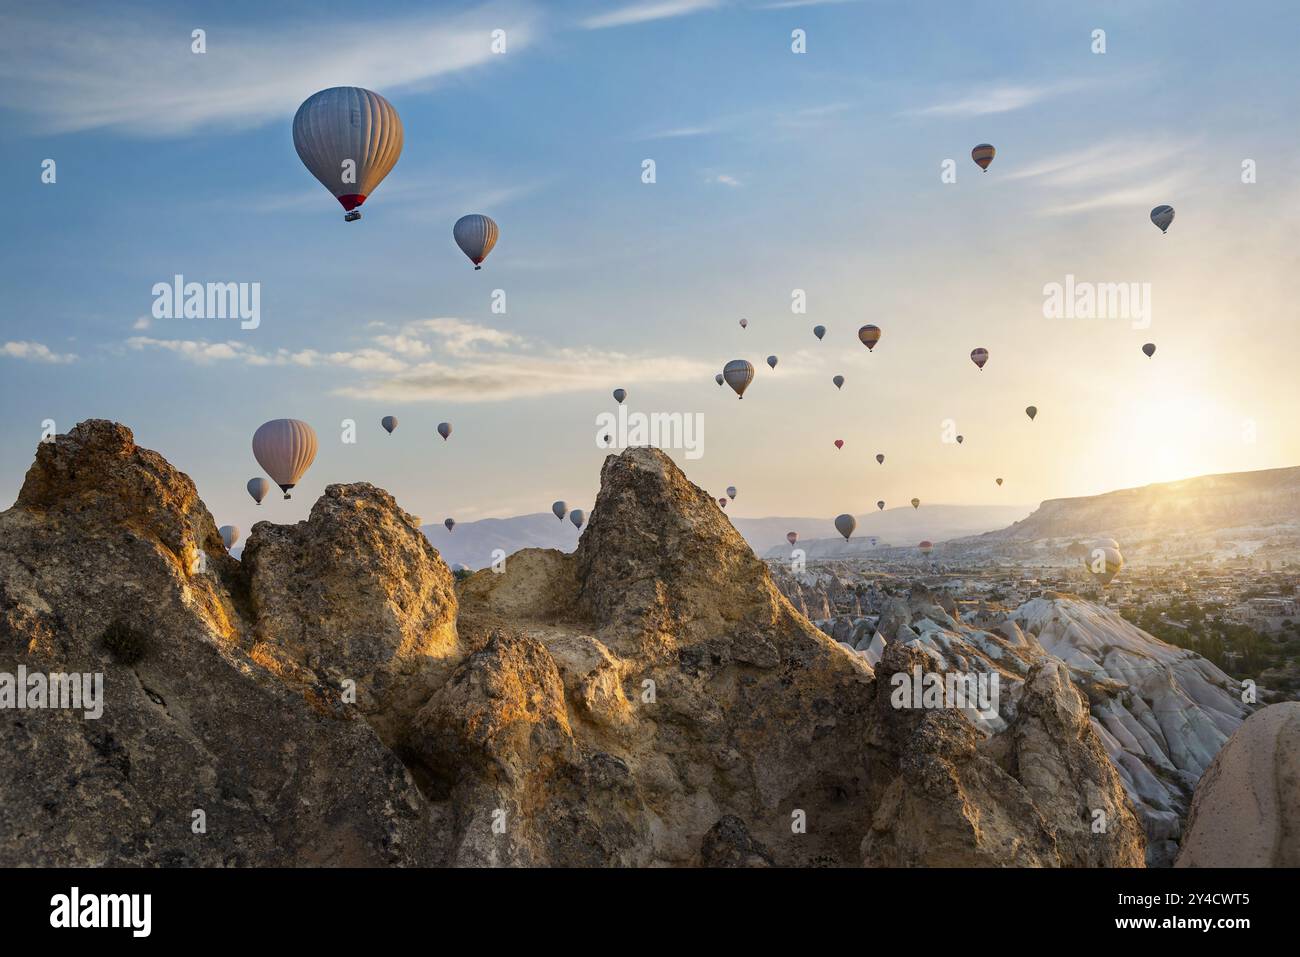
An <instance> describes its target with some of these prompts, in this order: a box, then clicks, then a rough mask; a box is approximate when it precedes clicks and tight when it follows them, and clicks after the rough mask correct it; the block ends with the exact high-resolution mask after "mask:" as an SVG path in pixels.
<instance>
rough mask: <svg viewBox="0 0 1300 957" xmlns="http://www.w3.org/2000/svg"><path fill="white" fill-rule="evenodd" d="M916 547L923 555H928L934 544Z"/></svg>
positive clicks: (923, 544)
mask: <svg viewBox="0 0 1300 957" xmlns="http://www.w3.org/2000/svg"><path fill="white" fill-rule="evenodd" d="M917 547H919V548H920V549H921V551H922V552H923V553H924V554H926V555H928V554H930V549H932V548H934V542H922V543H921V544H920V545H919V546H917Z"/></svg>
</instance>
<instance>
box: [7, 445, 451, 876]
mask: <svg viewBox="0 0 1300 957" xmlns="http://www.w3.org/2000/svg"><path fill="white" fill-rule="evenodd" d="M237 586H238V583H237V569H236V563H235V562H234V561H233V560H232V559H230V558H229V557H228V556H226V554H225V550H224V549H223V548H222V546H221V539H220V537H219V536H218V534H217V530H216V527H215V525H214V524H213V521H212V516H211V515H209V513H208V511H207V509H206V508H204V506H203V503H202V502H201V501H199V498H198V494H197V492H196V491H195V488H194V484H193V483H192V482H191V481H190V480H189V478H188V477H186V476H185V475H183V474H181V473H180V472H178V471H176V470H175V469H173V468H172V467H171V466H170V465H168V464H167V462H166V461H164V460H163V459H162V457H161V456H159V455H157V454H156V453H154V452H150V451H147V450H145V449H140V448H138V447H137V446H136V445H135V442H134V439H133V437H132V435H131V432H130V431H129V430H128V429H125V428H123V427H122V426H120V425H115V424H112V423H109V422H103V421H90V422H84V423H82V424H81V425H79V426H77V427H76V428H75V429H73V430H72V432H70V433H69V434H67V435H61V436H59V437H58V438H57V440H55V441H53V442H50V443H47V444H43V445H41V447H40V449H39V450H38V452H37V456H36V462H35V464H34V465H33V466H32V468H31V470H30V471H29V472H28V475H27V480H26V482H25V483H24V485H23V489H22V492H21V493H20V494H19V497H18V501H17V503H16V504H15V506H14V507H13V508H12V509H10V510H9V511H6V512H4V513H0V672H3V673H5V674H8V675H14V676H17V675H18V673H19V669H20V668H23V669H26V672H27V673H28V674H29V675H30V674H31V673H38V674H41V675H54V674H78V675H79V674H80V673H87V674H90V675H94V674H96V673H98V674H100V675H101V676H102V689H103V697H102V715H101V716H100V717H98V718H93V717H87V716H86V710H85V708H84V707H83V708H82V709H77V710H72V709H55V708H48V707H47V708H41V709H27V710H17V709H16V708H14V707H13V705H12V704H10V705H9V706H8V707H6V708H5V709H4V710H0V729H3V745H4V746H3V747H0V865H4V866H15V865H23V864H42V865H70V866H101V865H131V866H136V865H157V864H164V865H203V866H226V865H254V864H257V865H285V866H290V865H309V864H351V865H357V866H374V865H391V864H414V863H419V862H421V861H423V860H425V859H426V858H427V856H428V853H429V840H428V836H427V834H428V823H427V818H428V814H427V809H426V807H425V804H424V801H423V799H422V798H421V797H420V794H419V792H418V791H417V790H416V788H415V786H414V784H413V782H412V780H411V778H410V775H409V774H408V772H407V771H406V769H405V768H404V767H403V766H402V764H401V762H400V761H398V760H397V758H396V757H395V756H394V755H393V753H392V752H391V751H390V750H388V749H387V748H385V747H384V746H383V745H382V744H381V743H380V741H379V740H378V739H377V738H376V737H375V735H374V734H373V733H372V732H371V730H370V729H369V728H368V727H367V726H366V725H365V724H364V723H363V722H361V721H357V720H352V719H351V715H350V714H349V712H348V710H347V709H346V708H342V707H339V706H338V705H337V704H336V703H335V702H334V701H331V700H326V699H322V698H318V699H310V698H307V697H304V696H303V695H302V694H301V693H299V692H298V691H296V690H293V689H290V688H288V687H286V685H285V684H284V683H283V682H281V681H280V680H279V679H278V678H277V676H276V675H275V674H273V673H272V672H270V671H268V670H267V669H266V668H264V667H262V666H261V665H260V664H259V663H258V662H257V661H256V660H255V658H254V657H253V656H252V655H251V654H250V648H251V643H252V638H251V634H250V629H249V627H248V624H247V622H246V621H245V620H244V617H243V614H242V612H241V611H240V609H239V605H240V604H241V601H240V598H239V588H238V587H237ZM92 688H93V679H92ZM82 703H83V705H84V704H85V702H84V701H83V702H82Z"/></svg>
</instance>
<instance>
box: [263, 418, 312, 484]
mask: <svg viewBox="0 0 1300 957" xmlns="http://www.w3.org/2000/svg"><path fill="white" fill-rule="evenodd" d="M316 448H317V445H316V433H315V432H314V431H312V427H311V426H310V425H308V424H307V423H306V422H301V421H299V420H298V419H272V420H271V421H270V422H264V423H262V424H261V425H259V426H258V427H257V431H256V432H254V433H253V457H254V458H255V459H257V464H258V465H260V466H262V468H263V469H264V470H265V471H266V474H267V475H269V476H271V480H272V481H274V482H275V484H276V485H278V486H280V490H281V491H282V492H284V497H285V498H288V497H289V489H291V488H293V487H294V486H295V485H297V484H298V479H300V478H302V474H303V473H304V472H306V471H307V469H308V468H309V467H310V466H311V463H312V460H313V459H315V458H316Z"/></svg>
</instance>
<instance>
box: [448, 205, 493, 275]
mask: <svg viewBox="0 0 1300 957" xmlns="http://www.w3.org/2000/svg"><path fill="white" fill-rule="evenodd" d="M500 234H501V231H500V230H499V229H497V224H496V223H495V222H493V221H492V220H491V219H490V218H489V217H487V216H484V215H483V214H482V213H470V214H469V215H468V216H462V217H461V218H460V219H458V220H456V225H455V226H453V227H451V237H452V239H454V240H456V245H457V246H459V247H460V251H461V252H463V253H464V254H465V255H466V256H468V257H469V261H470V262H472V263H473V264H474V268H475V269H482V268H483V260H485V259H487V257H488V253H490V252H491V251H492V247H493V246H495V245H496V244H497V236H499V235H500Z"/></svg>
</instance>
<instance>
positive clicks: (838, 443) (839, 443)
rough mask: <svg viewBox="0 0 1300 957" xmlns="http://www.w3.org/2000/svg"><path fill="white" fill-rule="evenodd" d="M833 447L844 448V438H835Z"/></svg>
mask: <svg viewBox="0 0 1300 957" xmlns="http://www.w3.org/2000/svg"><path fill="white" fill-rule="evenodd" d="M835 447H836V448H837V449H842V448H844V440H843V439H836V440H835Z"/></svg>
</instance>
